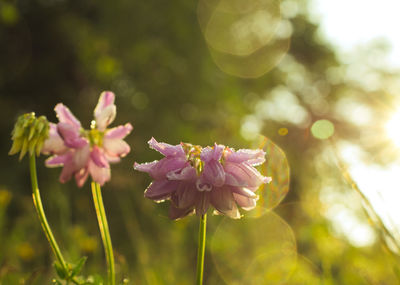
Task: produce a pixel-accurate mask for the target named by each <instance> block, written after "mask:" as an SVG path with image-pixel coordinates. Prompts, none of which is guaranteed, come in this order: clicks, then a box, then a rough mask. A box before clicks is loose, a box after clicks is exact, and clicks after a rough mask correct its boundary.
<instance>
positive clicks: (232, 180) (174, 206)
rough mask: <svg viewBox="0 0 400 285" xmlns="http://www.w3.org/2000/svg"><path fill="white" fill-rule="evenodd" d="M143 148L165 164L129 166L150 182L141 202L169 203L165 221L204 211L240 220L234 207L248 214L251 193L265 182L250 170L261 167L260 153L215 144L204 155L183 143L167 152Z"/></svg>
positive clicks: (163, 148) (253, 197)
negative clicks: (145, 198) (145, 174)
mask: <svg viewBox="0 0 400 285" xmlns="http://www.w3.org/2000/svg"><path fill="white" fill-rule="evenodd" d="M149 145H150V147H151V148H153V149H155V150H157V151H159V152H160V153H161V154H163V155H164V156H165V158H163V159H161V160H159V161H153V162H150V163H142V164H138V163H135V165H134V168H135V169H136V170H139V171H142V172H147V173H149V174H150V176H151V177H152V178H153V182H152V183H151V184H150V185H149V187H148V188H147V189H146V191H145V194H144V195H145V197H147V198H149V199H152V200H154V201H156V202H162V201H164V200H171V206H170V212H169V216H170V218H171V219H178V218H182V217H184V216H186V215H188V214H191V213H193V212H196V213H197V214H198V215H202V214H205V213H206V212H207V210H208V208H209V207H210V205H211V206H213V207H214V208H215V210H216V212H217V213H221V214H224V215H227V216H229V217H231V218H234V219H237V218H240V213H239V210H238V207H237V206H239V207H241V208H242V209H244V210H251V209H253V208H254V207H255V206H256V201H257V199H258V196H257V195H256V194H255V193H254V192H255V191H256V190H257V189H258V187H259V186H260V185H261V184H264V183H268V182H270V181H271V178H269V177H264V176H262V175H261V174H260V173H259V172H258V171H257V169H255V168H254V166H257V165H260V164H262V163H263V162H264V161H265V158H264V157H265V152H263V151H262V150H248V149H243V150H238V151H234V150H233V149H230V148H228V147H225V146H223V145H217V144H215V145H214V146H213V147H206V148H204V149H202V148H201V147H199V146H193V145H190V144H183V143H182V144H180V145H176V146H173V145H169V144H165V143H158V142H157V141H156V140H155V139H154V138H152V139H151V140H150V141H149Z"/></svg>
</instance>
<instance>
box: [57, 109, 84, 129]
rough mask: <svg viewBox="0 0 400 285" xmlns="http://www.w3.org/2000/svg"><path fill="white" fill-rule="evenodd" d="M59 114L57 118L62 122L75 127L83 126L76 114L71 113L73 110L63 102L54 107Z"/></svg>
mask: <svg viewBox="0 0 400 285" xmlns="http://www.w3.org/2000/svg"><path fill="white" fill-rule="evenodd" d="M54 110H55V111H56V114H57V118H58V120H59V121H60V123H66V124H70V125H72V126H73V127H74V128H75V129H78V130H79V129H80V128H81V123H80V122H79V120H78V119H77V118H75V116H74V115H73V114H72V113H71V111H70V110H69V109H68V107H66V106H65V105H64V104H62V103H58V104H57V105H56V107H55V108H54Z"/></svg>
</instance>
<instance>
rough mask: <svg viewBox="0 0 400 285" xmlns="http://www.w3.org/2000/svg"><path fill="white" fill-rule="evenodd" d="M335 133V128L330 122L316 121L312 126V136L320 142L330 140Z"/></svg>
mask: <svg viewBox="0 0 400 285" xmlns="http://www.w3.org/2000/svg"><path fill="white" fill-rule="evenodd" d="M334 132H335V126H334V125H333V123H332V122H331V121H329V120H318V121H315V122H314V124H313V125H312V126H311V133H312V135H313V136H314V137H315V138H317V139H320V140H326V139H328V138H330V137H331V136H332V135H333V134H334Z"/></svg>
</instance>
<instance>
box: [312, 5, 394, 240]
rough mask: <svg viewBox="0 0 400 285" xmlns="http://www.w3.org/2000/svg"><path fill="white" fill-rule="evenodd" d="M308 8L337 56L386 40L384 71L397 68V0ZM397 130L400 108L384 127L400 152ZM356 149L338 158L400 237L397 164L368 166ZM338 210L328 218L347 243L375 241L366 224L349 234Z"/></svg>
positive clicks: (348, 225)
mask: <svg viewBox="0 0 400 285" xmlns="http://www.w3.org/2000/svg"><path fill="white" fill-rule="evenodd" d="M310 8H311V13H312V15H313V16H312V18H313V19H314V21H315V22H316V23H318V24H319V25H320V29H321V30H320V32H322V34H323V35H324V37H325V38H326V39H327V40H328V42H330V43H331V44H332V45H333V46H334V47H336V48H338V50H339V53H347V54H349V53H350V54H351V53H352V52H355V49H356V48H357V47H362V46H363V45H368V43H370V42H371V41H373V40H375V39H384V40H385V41H386V42H387V43H389V45H390V47H391V50H390V52H389V54H388V58H387V59H382V61H386V62H385V63H386V64H387V66H388V67H391V68H398V69H400V33H399V27H400V0H379V1H378V0H312V5H311V6H310ZM399 126H400V109H399V110H398V112H397V113H396V114H394V116H393V118H392V120H390V121H389V122H388V123H387V125H386V129H387V134H386V135H387V136H388V137H390V138H391V139H392V140H393V142H394V143H395V144H397V147H398V148H399V151H400V131H399V129H400V128H399ZM383 135H385V134H383ZM360 151H361V150H360V149H359V148H358V147H357V146H349V145H344V146H341V153H342V157H343V159H344V160H345V161H346V162H347V163H348V164H349V167H350V169H349V171H350V173H351V175H352V176H353V179H354V180H355V181H356V182H357V184H358V185H359V187H360V189H361V190H362V191H363V192H364V194H365V195H366V196H367V197H368V198H369V200H370V201H371V203H372V204H373V206H374V208H375V210H376V212H377V213H378V214H379V215H380V216H381V218H382V219H383V220H384V222H385V223H386V224H387V226H388V227H389V228H390V229H391V230H392V231H393V232H395V235H397V237H398V238H400V235H399V234H398V233H399V232H400V209H399V202H400V180H399V179H398V177H399V175H400V162H397V163H393V164H391V165H387V166H385V167H382V166H377V165H375V166H374V165H372V166H367V165H365V164H363V162H362V160H361V158H360ZM338 205H340V203H339V204H338ZM336 206H337V205H336ZM336 206H335V205H333V206H332V207H336ZM336 209H339V208H338V207H336ZM339 210H340V209H339ZM339 210H337V211H336V210H335V211H334V215H333V218H332V220H333V222H334V223H335V222H336V223H337V224H341V228H342V230H341V231H342V232H344V233H345V234H346V233H347V235H348V237H349V239H350V241H352V242H353V243H355V244H358V245H360V246H362V245H367V244H369V243H370V242H373V240H374V239H373V238H372V236H369V235H371V234H372V232H370V233H368V231H366V230H363V229H364V228H365V227H364V226H365V225H362V224H361V223H360V224H359V228H360V230H357V231H353V232H352V233H351V232H350V230H349V229H350V228H353V229H356V228H357V221H355V222H353V220H354V219H352V218H351V216H349V215H348V213H347V212H346V211H345V210H343V211H341V210H340V211H339ZM328 217H329V216H328ZM340 217H343V218H340ZM363 227H364V228H363ZM349 235H350V236H349Z"/></svg>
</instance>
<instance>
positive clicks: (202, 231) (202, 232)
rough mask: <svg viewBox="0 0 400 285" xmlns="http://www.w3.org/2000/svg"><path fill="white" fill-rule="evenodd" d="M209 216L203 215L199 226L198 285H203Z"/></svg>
mask: <svg viewBox="0 0 400 285" xmlns="http://www.w3.org/2000/svg"><path fill="white" fill-rule="evenodd" d="M206 225H207V214H204V215H201V217H200V226H199V246H198V248H197V274H196V285H202V284H203V272H204V253H205V249H206Z"/></svg>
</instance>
